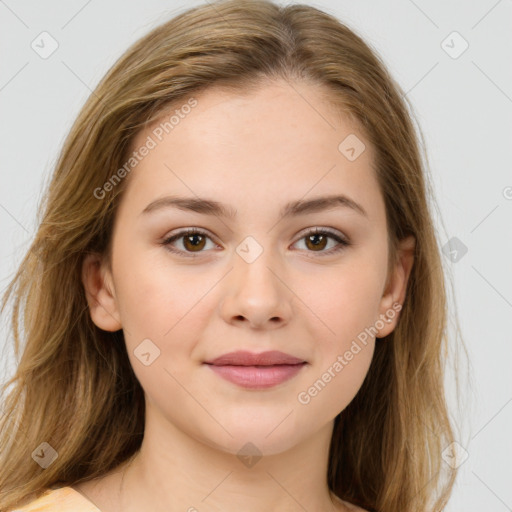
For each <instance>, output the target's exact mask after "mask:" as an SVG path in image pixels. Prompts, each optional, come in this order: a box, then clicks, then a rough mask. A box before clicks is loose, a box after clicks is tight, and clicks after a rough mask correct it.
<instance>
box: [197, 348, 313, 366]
mask: <svg viewBox="0 0 512 512" xmlns="http://www.w3.org/2000/svg"><path fill="white" fill-rule="evenodd" d="M305 362H306V361H304V359H300V358H299V357H294V356H291V355H290V354H285V353H284V352H280V351H278V350H271V351H268V352H261V353H259V354H255V353H253V352H248V351H246V350H238V351H236V352H229V353H228V354H224V355H222V356H219V357H217V358H215V359H212V360H210V361H205V363H206V364H213V365H215V366H227V365H230V366H272V365H276V364H301V363H305Z"/></svg>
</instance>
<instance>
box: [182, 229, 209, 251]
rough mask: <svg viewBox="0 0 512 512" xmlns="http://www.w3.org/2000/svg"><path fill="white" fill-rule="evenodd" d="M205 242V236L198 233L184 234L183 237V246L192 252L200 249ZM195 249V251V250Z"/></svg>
mask: <svg viewBox="0 0 512 512" xmlns="http://www.w3.org/2000/svg"><path fill="white" fill-rule="evenodd" d="M205 244H206V238H205V237H204V236H203V235H201V234H199V233H196V234H192V235H186V236H184V237H183V246H184V247H185V249H187V251H188V250H190V251H192V252H197V251H201V249H203V248H204V246H205ZM196 250H197V251H196Z"/></svg>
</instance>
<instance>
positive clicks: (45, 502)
mask: <svg viewBox="0 0 512 512" xmlns="http://www.w3.org/2000/svg"><path fill="white" fill-rule="evenodd" d="M12 512H101V511H100V509H99V508H98V507H96V506H95V505H94V504H93V503H92V502H91V501H89V500H88V499H87V498H86V497H85V496H83V495H82V494H80V493H79V492H78V491H75V490H74V489H73V488H72V487H60V488H58V489H48V490H46V491H44V493H43V494H41V496H39V498H36V499H35V500H33V501H31V502H30V503H28V504H27V505H25V506H23V507H21V508H16V509H13V510H12Z"/></svg>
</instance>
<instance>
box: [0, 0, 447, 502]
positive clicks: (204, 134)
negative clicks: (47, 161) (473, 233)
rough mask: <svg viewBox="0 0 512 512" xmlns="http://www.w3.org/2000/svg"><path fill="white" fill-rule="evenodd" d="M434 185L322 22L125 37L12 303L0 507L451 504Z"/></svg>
mask: <svg viewBox="0 0 512 512" xmlns="http://www.w3.org/2000/svg"><path fill="white" fill-rule="evenodd" d="M426 178H427V177H426V174H425V171H424V164H423V163H422V159H421V157H420V150H419V143H418V139H417V135H416V133H415V130H414V127H413V124H412V121H411V115H410V114H409V112H408V110H407V108H406V105H405V103H404V97H403V93H402V92H401V90H400V88H399V87H398V86H397V84H396V83H395V82H394V81H393V79H392V78H391V77H390V76H389V74H388V72H387V70H386V69H385V67H384V65H383V63H382V62H381V60H380V59H379V58H378V56H377V55H376V54H375V52H373V51H372V50H371V49H370V48H369V47H368V45H367V44H365V42H363V41H362V40H361V38H360V37H359V36H357V35H356V34H355V33H354V32H353V31H352V30H350V29H349V28H347V27H346V26H344V25H343V24H342V23H340V22H339V21H338V20H337V19H335V18H334V17H332V16H330V15H328V14H326V13H323V12H321V11H320V10H318V9H316V8H313V7H309V6H306V5H290V6H287V7H279V6H278V5H276V4H274V3H272V2H270V1H264V0H254V1H222V2H215V3H208V5H204V6H201V7H196V8H192V9H190V10H188V11H187V12H184V13H182V14H180V15H179V16H177V17H175V18H174V19H171V20H170V21H168V22H166V23H164V24H162V25H161V26H159V27H157V28H156V29H154V30H152V31H151V32H150V33H149V34H148V35H146V36H145V37H143V38H142V39H141V40H139V41H138V42H137V43H136V44H134V45H133V46H132V47H131V48H130V49H129V50H128V51H127V52H126V53H125V54H124V55H123V56H122V57H121V58H120V60H119V61H118V62H117V63H116V64H115V65H114V66H113V68H112V69H111V70H110V71H109V72H108V73H107V75H106V76H105V77H104V79H103V80H102V81H101V83H100V84H99V85H98V87H97V88H96V90H95V91H94V93H93V94H92V95H91V96H90V98H89V100H88V101H87V103H86V105H85V106H84V108H83V109H82V111H81V113H80V115H79V116H78V119H77V120H76V123H75V125H74V126H73V128H72V130H71V133H70V134H69V137H68V138H67V140H66V142H65V145H64V148H63V150H62V154H61V156H60V159H59V161H58V163H57V166H56V169H55V173H54V175H53V178H52V180H51V183H50V184H49V189H48V191H47V196H46V200H45V202H44V204H43V205H42V206H41V221H40V225H39V229H38V231H37V234H36V237H35V240H34V242H33V244H32V246H31V248H30V250H29V251H28V253H27V255H26V256H25V258H24V260H23V261H22V263H21V266H20V268H19V271H18V272H17V274H16V276H15V278H14V279H13V281H12V282H11V284H10V286H9V288H8V290H7V293H6V296H5V298H4V304H3V306H4V307H5V304H6V303H7V301H8V300H9V299H10V298H13V299H14V309H13V330H14V337H15V352H16V356H17V357H18V358H19V363H18V366H17V371H16V373H15V375H14V376H13V378H12V379H11V380H10V381H9V382H7V383H6V384H5V386H4V391H6V390H7V388H8V387H10V388H11V389H10V390H9V394H8V395H6V396H5V398H4V413H5V415H4V416H3V418H2V420H1V424H0V426H1V431H0V432H1V436H0V458H1V464H0V491H1V494H0V510H1V511H11V510H18V511H24V512H29V511H36V510H37V511H43V510H44V511H45V512H46V511H47V512H52V511H61V510H62V511H64V510H66V511H68V510H69V511H73V512H77V511H78V512H86V511H87V512H98V510H100V511H102V512H121V511H122V512H131V511H140V510H151V511H157V512H158V511H166V512H169V511H172V512H174V511H189V512H192V511H201V512H207V511H219V510H223V511H234V510H237V511H239V510H244V511H250V512H256V511H269V510H273V511H299V510H301V511H302V510H307V511H315V512H316V511H330V510H333V511H348V510H352V511H356V510H357V511H361V510H366V511H379V512H406V511H407V512H412V511H423V512H426V511H434V510H435V511H438V510H442V509H443V508H444V506H445V504H446V503H447V501H448V498H449V495H450V492H451V489H452V486H453V483H454V480H455V476H456V470H455V469H452V468H450V467H449V466H448V465H447V464H446V463H445V462H444V461H443V459H442V452H443V450H446V449H447V447H449V446H450V444H451V443H452V442H453V441H454V434H453V426H452V425H451V423H450V420H449V415H448V411H447V407H446V402H445V398H444V391H443V376H444V355H445V349H446V332H445V325H446V297H445V284H444V282H445V281H444V274H443V269H442V264H441V259H440V254H439V250H438V246H437V238H436V233H435V229H434V225H433V221H432V215H431V211H430V207H429V204H428V201H429V199H431V197H430V194H431V193H430V189H429V183H428V181H427V179H426ZM21 318H23V324H22V327H23V331H22V332H20V320H21ZM22 340H23V343H22ZM21 344H22V345H23V349H22V351H21V357H20V345H21Z"/></svg>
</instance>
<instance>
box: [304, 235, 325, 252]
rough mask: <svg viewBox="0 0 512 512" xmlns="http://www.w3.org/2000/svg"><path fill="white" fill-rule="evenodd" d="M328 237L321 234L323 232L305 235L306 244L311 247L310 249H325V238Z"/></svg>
mask: <svg viewBox="0 0 512 512" xmlns="http://www.w3.org/2000/svg"><path fill="white" fill-rule="evenodd" d="M328 238H329V237H327V236H325V235H323V234H320V233H314V234H312V235H308V236H306V237H305V239H306V246H307V247H308V248H309V249H312V250H314V251H315V250H317V249H319V250H323V249H325V247H326V245H327V239H328Z"/></svg>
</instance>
